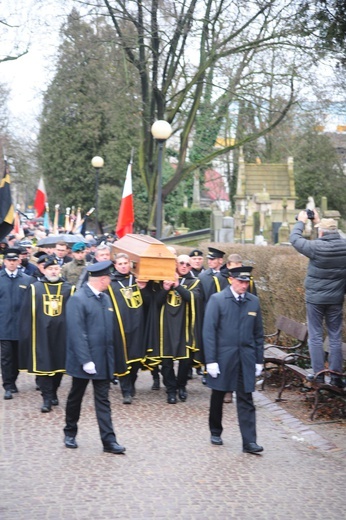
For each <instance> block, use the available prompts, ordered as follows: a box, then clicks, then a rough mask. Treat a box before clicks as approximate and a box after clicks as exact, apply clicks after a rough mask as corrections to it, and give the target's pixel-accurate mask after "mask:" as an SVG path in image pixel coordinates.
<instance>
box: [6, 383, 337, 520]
mask: <svg viewBox="0 0 346 520" xmlns="http://www.w3.org/2000/svg"><path fill="white" fill-rule="evenodd" d="M18 387H19V390H20V393H19V394H16V395H15V396H14V398H13V399H12V400H11V401H4V400H1V402H0V421H1V422H0V425H1V426H0V428H1V430H0V432H1V433H0V440H1V442H0V452H1V459H0V490H1V494H0V518H1V520H40V519H49V520H58V519H61V520H62V519H63V520H67V519H68V520H84V519H85V520H90V519H93V520H98V519H100V520H101V519H103V520H111V519H112V520H113V519H129V520H132V519H133V520H147V519H148V520H149V519H165V520H171V519H172V520H173V519H174V520H175V519H177V520H190V519H191V520H192V519H196V520H197V519H198V520H204V519H208V520H209V519H215V520H232V519H237V520H238V519H239V520H247V519H251V520H280V519H285V520H287V519H300V520H303V519H314V520H316V519H324V520H332V519H337V520H340V518H341V517H342V516H343V512H344V511H345V505H346V501H345V484H346V477H345V474H346V473H345V469H346V464H345V454H346V439H345V436H340V437H339V440H338V442H337V444H336V443H335V439H333V440H331V439H329V438H328V437H326V436H321V435H320V434H319V433H318V426H314V425H313V423H311V424H310V423H309V424H308V425H303V424H302V423H301V422H300V421H297V420H296V419H294V418H292V417H291V416H290V415H289V414H288V413H287V412H285V411H283V410H282V409H281V408H280V406H279V405H277V404H275V403H271V402H270V401H269V400H268V399H267V398H266V397H265V396H264V395H263V394H261V393H256V394H255V400H256V404H257V412H258V413H257V423H258V442H259V443H260V444H262V445H263V446H264V448H265V451H264V454H263V455H262V456H256V455H249V454H244V453H242V451H241V440H240V434H239V431H238V427H237V424H236V414H235V405H234V404H227V405H225V407H224V409H225V414H224V426H225V430H224V433H223V440H224V445H223V446H211V445H210V443H209V432H208V428H207V415H208V402H209V390H208V389H207V388H206V387H204V386H203V385H202V384H201V382H200V378H194V379H193V380H192V381H190V382H189V387H188V389H189V398H188V400H187V402H186V403H180V402H179V403H178V404H176V405H168V404H166V400H165V392H164V389H163V388H161V390H160V391H159V392H153V391H152V390H151V389H150V387H151V376H150V374H149V373H141V374H140V377H139V381H138V384H137V388H138V389H137V397H136V399H135V400H134V403H133V404H132V405H130V406H128V405H127V406H126V405H123V404H122V399H121V395H120V390H119V387H114V386H113V385H112V388H111V403H112V411H113V421H114V427H115V430H116V433H117V438H118V441H119V442H120V443H122V444H124V445H125V446H126V449H127V451H126V455H111V454H106V453H103V452H102V446H101V441H100V438H99V434H98V428H97V423H96V419H95V413H94V406H93V399H92V392H91V389H92V387H91V385H89V387H88V390H87V394H86V397H85V400H84V403H83V409H82V417H81V420H80V427H79V434H78V439H77V440H78V443H79V448H78V449H77V450H69V449H66V448H65V447H64V444H63V432H62V428H63V426H64V405H65V402H66V396H67V392H68V390H69V387H70V378H69V377H64V378H63V383H62V387H61V390H60V395H59V398H60V401H61V405H60V406H58V407H55V408H54V410H53V411H52V412H51V413H49V414H42V413H41V412H40V406H41V396H40V395H39V392H36V391H35V384H34V379H33V377H32V376H29V375H27V374H21V375H20V376H19V380H18Z"/></svg>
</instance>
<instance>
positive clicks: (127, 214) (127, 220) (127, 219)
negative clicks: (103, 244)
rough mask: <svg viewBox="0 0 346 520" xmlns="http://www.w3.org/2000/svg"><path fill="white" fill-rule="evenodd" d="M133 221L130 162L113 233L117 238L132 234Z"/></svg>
mask: <svg viewBox="0 0 346 520" xmlns="http://www.w3.org/2000/svg"><path fill="white" fill-rule="evenodd" d="M134 221H135V215H134V210H133V195H132V162H130V163H129V165H128V167H127V172H126V179H125V186H124V190H123V196H122V199H121V204H120V210H119V215H118V222H117V225H116V228H115V232H116V234H117V236H118V238H121V237H123V236H125V235H126V234H127V233H132V232H133V223H134Z"/></svg>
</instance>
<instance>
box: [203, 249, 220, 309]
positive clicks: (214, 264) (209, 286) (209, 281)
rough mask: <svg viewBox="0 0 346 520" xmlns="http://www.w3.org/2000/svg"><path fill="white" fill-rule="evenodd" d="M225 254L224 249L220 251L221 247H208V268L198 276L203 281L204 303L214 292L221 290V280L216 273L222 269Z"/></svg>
mask: <svg viewBox="0 0 346 520" xmlns="http://www.w3.org/2000/svg"><path fill="white" fill-rule="evenodd" d="M224 255H225V253H224V251H220V249H216V248H215V247H208V254H207V262H208V269H206V270H205V271H204V272H203V273H201V274H200V275H199V276H198V278H199V279H200V281H201V286H200V287H201V291H202V298H203V302H204V305H206V304H207V303H208V301H209V298H210V296H211V295H212V294H214V293H216V292H219V291H220V281H219V279H218V278H217V276H216V274H217V273H218V272H219V271H220V268H221V266H222V263H223V260H222V259H223V257H224Z"/></svg>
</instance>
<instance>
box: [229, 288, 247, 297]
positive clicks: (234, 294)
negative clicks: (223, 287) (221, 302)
mask: <svg viewBox="0 0 346 520" xmlns="http://www.w3.org/2000/svg"><path fill="white" fill-rule="evenodd" d="M229 288H230V289H231V291H232V294H233V296H234V298H235V299H236V300H238V298H239V296H240V297H241V299H242V300H243V299H244V296H245V295H244V294H238V293H236V292H235V290H234V289H233V287H232V285H230V286H229Z"/></svg>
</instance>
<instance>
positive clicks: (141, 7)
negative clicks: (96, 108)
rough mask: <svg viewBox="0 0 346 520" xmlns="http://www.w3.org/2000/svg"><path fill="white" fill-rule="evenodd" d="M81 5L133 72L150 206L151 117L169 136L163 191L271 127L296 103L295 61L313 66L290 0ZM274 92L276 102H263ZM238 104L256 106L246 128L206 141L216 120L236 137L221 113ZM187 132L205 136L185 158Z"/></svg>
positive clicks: (309, 28)
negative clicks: (105, 28)
mask: <svg viewBox="0 0 346 520" xmlns="http://www.w3.org/2000/svg"><path fill="white" fill-rule="evenodd" d="M82 3H85V4H86V2H82ZM87 5H88V8H89V9H91V10H92V8H93V7H94V9H95V12H97V14H98V15H99V16H102V15H103V16H105V17H106V18H107V19H108V21H109V23H110V24H112V26H113V28H114V31H115V35H114V39H115V40H116V42H117V45H120V46H121V48H122V49H123V51H124V53H125V56H126V59H127V60H128V62H129V63H130V64H131V66H132V67H133V68H134V69H135V71H136V73H137V75H138V78H139V83H140V95H141V113H140V117H141V127H140V132H141V139H140V143H141V144H140V150H139V167H140V171H141V176H142V180H143V182H144V185H145V187H146V190H147V192H148V197H149V203H150V206H151V207H152V208H154V206H155V204H154V203H155V193H156V160H155V156H156V155H155V154H156V146H155V142H154V141H153V138H152V136H151V133H150V128H151V125H152V124H153V122H154V121H155V120H156V119H166V120H167V121H168V122H169V123H171V125H172V126H173V129H174V133H175V136H176V140H177V142H178V145H177V146H178V154H177V165H176V169H175V170H174V173H173V175H172V176H171V178H170V179H169V180H168V182H166V184H165V186H164V187H163V197H166V196H167V195H168V194H169V193H171V192H172V190H174V188H175V187H176V186H177V185H178V183H179V182H180V181H181V180H182V179H184V178H186V177H187V176H188V175H189V174H191V173H192V172H193V171H194V170H196V169H197V168H200V167H203V166H205V165H207V164H209V163H210V162H211V161H212V160H213V159H215V158H216V157H218V156H220V155H223V154H227V153H229V152H230V150H232V149H233V148H235V147H239V146H242V145H244V144H245V143H249V142H252V141H255V140H257V139H259V138H260V137H263V136H265V135H266V134H268V133H269V132H270V131H271V130H272V129H273V128H275V127H276V126H277V125H278V124H279V123H280V122H281V121H282V120H283V119H284V118H285V116H286V114H287V113H288V111H289V109H290V107H291V106H292V103H294V101H295V92H294V90H295V89H294V87H295V82H296V81H297V80H298V79H299V80H300V78H299V72H300V67H301V64H302V63H303V62H304V63H305V66H309V65H312V64H313V63H314V62H316V55H317V54H316V52H320V51H321V49H320V48H319V41H318V39H317V38H315V37H314V29H315V25H314V23H313V19H312V18H309V17H308V16H306V13H305V12H303V10H302V9H301V5H302V3H301V2H299V1H298V0H290V1H287V0H285V1H283V0H246V1H245V0H203V1H201V0H200V1H198V2H197V0H180V1H171V0H151V1H150V2H145V3H144V2H142V1H141V0H138V1H131V2H130V1H126V0H94V2H88V3H87ZM274 52H275V56H276V59H275V64H274V65H275V66H273V60H272V59H271V55H272V54H273V53H274ZM279 62H280V63H279ZM279 93H280V100H281V102H280V104H278V103H272V102H271V100H273V99H275V97H276V96H277V95H278V94H279ZM244 106H248V107H250V108H251V107H254V106H255V107H260V108H261V112H262V118H261V120H259V118H258V116H256V124H255V125H254V126H253V129H252V131H250V132H249V128H247V132H246V134H244V135H240V134H239V132H238V140H237V141H236V142H231V141H230V140H229V141H226V145H225V146H224V147H223V148H218V149H216V148H214V147H213V140H214V138H215V137H216V136H217V134H218V132H219V131H220V128H222V126H223V125H225V124H231V125H232V127H233V128H234V132H233V134H234V135H235V129H236V128H237V124H238V121H237V116H236V117H234V118H231V120H230V118H229V112H230V110H231V112H232V113H235V114H237V111H238V109H239V108H240V107H244ZM257 113H258V110H257ZM228 132H229V129H228ZM207 134H208V135H207ZM193 138H196V139H199V140H200V141H201V142H203V141H204V142H205V143H207V144H206V146H205V147H204V148H203V147H202V150H200V153H198V154H193V156H190V157H189V149H190V146H191V141H192V139H193ZM152 213H153V212H152Z"/></svg>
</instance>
